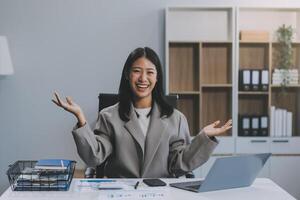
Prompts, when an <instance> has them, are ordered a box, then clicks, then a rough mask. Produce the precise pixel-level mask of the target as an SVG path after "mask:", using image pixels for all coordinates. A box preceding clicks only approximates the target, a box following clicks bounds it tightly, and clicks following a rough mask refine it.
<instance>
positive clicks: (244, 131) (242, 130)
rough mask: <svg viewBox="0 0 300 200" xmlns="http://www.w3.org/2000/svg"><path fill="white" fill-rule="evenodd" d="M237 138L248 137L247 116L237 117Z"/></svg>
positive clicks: (248, 118)
mask: <svg viewBox="0 0 300 200" xmlns="http://www.w3.org/2000/svg"><path fill="white" fill-rule="evenodd" d="M239 118H240V120H239V134H238V135H239V136H246V137H247V136H250V131H251V130H250V127H251V121H250V117H249V116H240V117H239Z"/></svg>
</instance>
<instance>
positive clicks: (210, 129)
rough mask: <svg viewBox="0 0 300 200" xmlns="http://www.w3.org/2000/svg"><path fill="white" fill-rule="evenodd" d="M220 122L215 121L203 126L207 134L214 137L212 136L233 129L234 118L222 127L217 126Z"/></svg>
mask: <svg viewBox="0 0 300 200" xmlns="http://www.w3.org/2000/svg"><path fill="white" fill-rule="evenodd" d="M218 124H220V120H218V121H215V122H214V123H212V124H210V125H208V126H205V127H204V128H203V131H204V132H205V133H206V135H207V136H209V137H212V136H218V135H222V134H223V133H225V132H226V131H227V130H229V129H231V127H232V120H231V119H230V120H228V121H227V122H226V123H225V124H224V125H223V126H222V127H220V128H216V126H217V125H218Z"/></svg>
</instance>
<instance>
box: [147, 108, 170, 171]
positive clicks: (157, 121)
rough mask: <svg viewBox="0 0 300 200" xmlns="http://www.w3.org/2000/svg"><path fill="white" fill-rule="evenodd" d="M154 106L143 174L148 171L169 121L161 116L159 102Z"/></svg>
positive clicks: (148, 132)
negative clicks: (165, 120)
mask: <svg viewBox="0 0 300 200" xmlns="http://www.w3.org/2000/svg"><path fill="white" fill-rule="evenodd" d="M153 106H154V107H153V110H152V114H151V119H150V124H149V128H148V131H147V135H146V142H145V160H144V165H143V170H142V176H143V175H144V174H145V173H146V172H147V170H148V168H149V164H150V163H151V161H152V160H153V157H154V155H155V153H156V151H157V149H158V146H159V144H160V142H161V138H162V136H163V134H164V132H165V130H166V127H167V123H166V122H164V121H163V119H161V118H160V111H159V109H158V106H157V104H156V103H154V105H153ZM167 145H168V144H167Z"/></svg>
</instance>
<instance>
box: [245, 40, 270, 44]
mask: <svg viewBox="0 0 300 200" xmlns="http://www.w3.org/2000/svg"><path fill="white" fill-rule="evenodd" d="M239 43H240V44H268V45H269V44H270V41H239Z"/></svg>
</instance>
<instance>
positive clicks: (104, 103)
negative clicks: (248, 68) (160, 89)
mask: <svg viewBox="0 0 300 200" xmlns="http://www.w3.org/2000/svg"><path fill="white" fill-rule="evenodd" d="M98 99H99V108H98V110H99V112H100V111H101V110H102V109H104V108H106V107H108V106H112V105H114V104H116V103H117V102H119V96H118V95H117V94H108V93H100V94H99V96H98ZM166 100H167V101H168V103H169V104H171V105H172V106H173V107H174V108H176V107H177V100H178V95H167V96H166ZM107 159H109V158H107ZM107 159H106V160H105V161H104V162H103V163H102V164H101V165H98V166H97V167H96V169H94V168H92V167H88V168H87V169H86V171H85V178H94V177H95V175H96V178H103V177H104V168H105V164H106V161H107ZM186 177H187V178H194V177H195V176H194V174H193V173H188V174H186Z"/></svg>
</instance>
